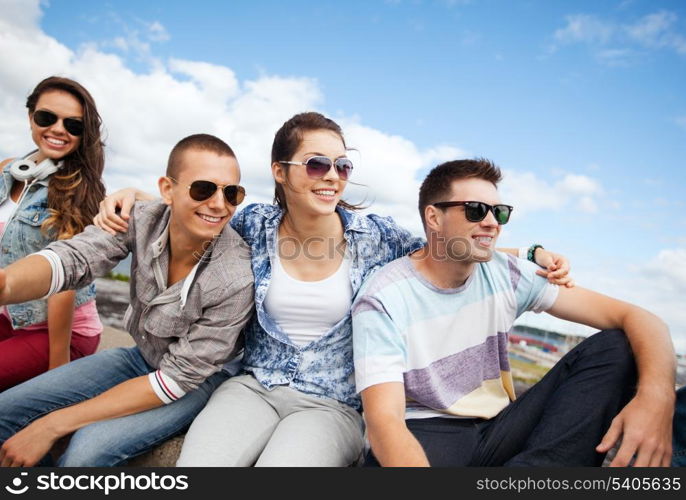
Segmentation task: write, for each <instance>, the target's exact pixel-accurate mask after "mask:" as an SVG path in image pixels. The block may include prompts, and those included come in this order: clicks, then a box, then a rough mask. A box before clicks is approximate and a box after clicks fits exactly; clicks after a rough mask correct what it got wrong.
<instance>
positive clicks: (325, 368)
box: [231, 203, 424, 408]
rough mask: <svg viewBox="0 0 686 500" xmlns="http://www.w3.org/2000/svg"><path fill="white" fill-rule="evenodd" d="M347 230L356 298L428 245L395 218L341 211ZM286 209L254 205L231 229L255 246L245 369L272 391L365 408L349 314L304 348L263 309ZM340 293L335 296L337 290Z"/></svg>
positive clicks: (240, 216)
mask: <svg viewBox="0 0 686 500" xmlns="http://www.w3.org/2000/svg"><path fill="white" fill-rule="evenodd" d="M336 211H337V212H338V215H339V216H340V218H341V221H342V223H343V227H344V233H343V237H344V238H345V240H346V243H347V248H348V252H349V253H350V257H351V266H350V284H351V285H352V290H353V295H354V294H356V293H357V291H358V290H359V289H360V286H361V285H362V282H363V281H364V279H365V278H366V277H367V276H368V275H369V274H370V273H371V272H372V271H373V270H375V269H376V268H378V267H380V266H383V265H384V264H386V263H388V262H390V261H392V260H395V259H397V258H399V257H402V256H403V255H406V254H408V253H410V252H413V251H415V250H417V249H419V248H421V247H422V246H423V245H424V240H423V239H422V238H417V237H413V236H412V235H411V234H410V232H409V231H407V230H405V229H402V228H400V227H399V226H398V225H397V224H396V223H395V222H394V221H393V219H392V218H390V217H380V216H378V215H366V216H365V215H361V214H359V213H356V212H353V211H350V210H345V209H343V208H341V207H338V208H337V209H336ZM282 217H283V210H281V208H279V207H278V206H277V205H268V204H262V203H257V204H252V205H249V206H247V207H246V208H245V209H243V210H242V211H241V212H239V213H238V214H236V215H234V217H233V218H232V219H231V225H232V226H233V228H234V229H235V230H236V231H237V232H238V234H240V235H241V236H242V237H243V239H244V240H245V241H246V242H247V243H248V244H249V245H250V246H251V248H252V257H251V259H252V270H253V273H254V275H255V308H256V314H255V315H254V316H253V317H252V319H251V320H250V322H249V323H248V326H247V327H246V329H245V355H244V357H243V369H244V370H245V371H247V372H249V373H252V374H253V375H254V376H255V378H256V379H257V380H258V381H259V382H260V383H261V384H262V385H263V386H264V387H266V388H267V389H271V388H273V387H274V386H277V385H288V386H289V387H291V388H293V389H296V390H298V391H301V392H304V393H307V394H311V395H314V396H319V397H329V398H333V399H336V400H338V401H340V402H342V403H345V404H347V405H350V406H352V407H353V408H359V407H360V400H359V396H357V394H356V391H355V379H354V374H353V349H352V320H351V317H350V313H348V314H347V315H346V316H345V317H344V318H343V319H342V320H341V321H339V322H338V323H337V324H335V325H334V326H333V328H331V330H329V331H328V332H326V333H325V334H324V335H323V336H322V337H320V338H319V339H318V340H316V341H314V342H311V343H309V344H307V345H304V346H298V345H296V344H294V343H293V342H292V341H291V340H290V339H289V338H288V335H287V334H286V333H285V332H284V331H283V330H282V329H281V328H280V327H279V325H278V324H277V323H276V321H274V319H273V318H271V317H270V316H269V314H267V312H266V310H265V308H264V298H265V296H266V295H267V289H268V288H269V283H270V281H271V277H272V269H271V260H270V257H271V256H273V255H275V252H276V238H277V234H278V228H279V224H280V222H281V218H282ZM333 293H335V292H333Z"/></svg>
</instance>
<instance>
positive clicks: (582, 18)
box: [553, 14, 615, 44]
mask: <svg viewBox="0 0 686 500" xmlns="http://www.w3.org/2000/svg"><path fill="white" fill-rule="evenodd" d="M566 20H567V25H566V26H565V27H564V28H560V29H558V30H556V31H555V33H553V38H554V39H555V41H556V42H558V43H562V44H567V43H578V42H584V43H601V44H602V43H606V42H607V41H608V40H609V39H610V37H611V36H612V34H613V32H614V30H615V28H614V26H612V25H611V24H609V23H606V22H605V21H602V20H600V19H598V18H597V17H595V16H591V15H588V14H576V15H572V16H567V17H566Z"/></svg>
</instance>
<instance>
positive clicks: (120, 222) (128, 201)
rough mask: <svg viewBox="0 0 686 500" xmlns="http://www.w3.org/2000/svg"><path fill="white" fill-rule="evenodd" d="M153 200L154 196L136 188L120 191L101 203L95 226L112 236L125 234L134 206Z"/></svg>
mask: <svg viewBox="0 0 686 500" xmlns="http://www.w3.org/2000/svg"><path fill="white" fill-rule="evenodd" d="M152 199H154V197H153V196H151V195H149V194H148V193H146V192H144V191H140V190H138V189H136V188H124V189H120V190H119V191H117V192H115V193H113V194H111V195H109V196H108V197H107V198H105V199H104V200H102V201H101V202H100V211H99V212H98V214H97V215H96V216H95V217H93V224H95V225H96V226H98V227H99V228H100V229H102V230H104V231H107V232H108V233H110V234H111V235H116V234H117V233H118V232H119V233H125V232H126V231H127V230H128V229H129V223H128V222H127V221H128V220H129V216H130V214H131V208H132V207H133V204H134V203H135V202H136V201H137V200H152ZM117 212H118V213H117Z"/></svg>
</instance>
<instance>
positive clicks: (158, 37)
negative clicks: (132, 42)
mask: <svg viewBox="0 0 686 500" xmlns="http://www.w3.org/2000/svg"><path fill="white" fill-rule="evenodd" d="M148 38H149V39H150V40H152V41H153V42H166V41H167V40H169V39H170V38H171V37H170V36H169V33H167V28H165V27H164V26H163V25H162V24H161V23H160V22H159V21H154V22H152V23H149V24H148Z"/></svg>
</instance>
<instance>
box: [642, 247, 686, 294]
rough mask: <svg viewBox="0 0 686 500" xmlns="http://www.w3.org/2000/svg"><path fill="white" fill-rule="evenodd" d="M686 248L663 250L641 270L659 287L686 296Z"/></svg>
mask: <svg viewBox="0 0 686 500" xmlns="http://www.w3.org/2000/svg"><path fill="white" fill-rule="evenodd" d="M684 263H686V248H677V249H667V250H662V251H661V252H660V253H659V254H658V255H657V256H656V257H654V258H653V259H652V260H651V261H650V262H648V263H647V264H646V265H645V266H643V267H642V268H641V272H642V273H643V274H644V275H645V276H646V277H647V278H649V279H650V280H652V281H653V282H654V283H655V284H658V283H659V288H661V289H663V290H664V291H665V292H667V293H674V294H675V296H678V297H680V298H681V300H683V298H684V297H686V265H684Z"/></svg>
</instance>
